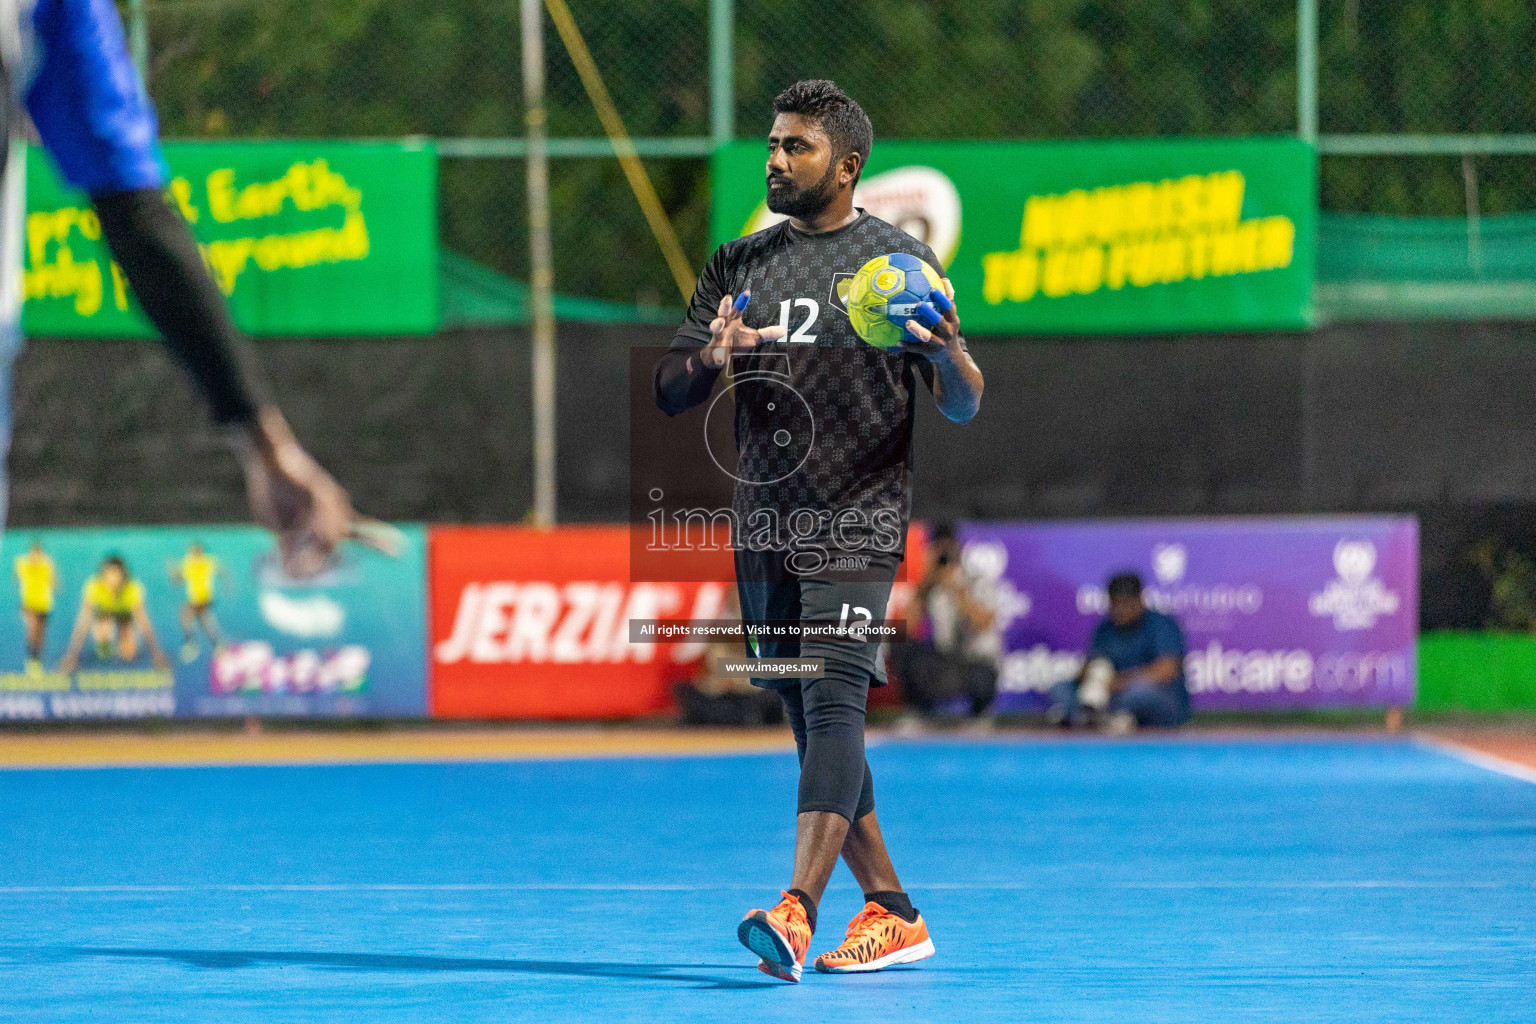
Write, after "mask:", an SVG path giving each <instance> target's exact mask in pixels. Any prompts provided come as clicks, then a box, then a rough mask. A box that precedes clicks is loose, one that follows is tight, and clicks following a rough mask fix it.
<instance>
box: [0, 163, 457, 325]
mask: <svg viewBox="0 0 1536 1024" xmlns="http://www.w3.org/2000/svg"><path fill="white" fill-rule="evenodd" d="M165 158H166V164H167V166H168V171H169V186H168V187H167V189H166V194H167V195H168V196H169V197H170V198H171V200H172V201H174V202H175V203H176V205H177V206H178V207H179V208H180V209H181V212H182V215H183V216H185V217H186V219H187V222H188V223H189V224H190V225H191V227H192V232H193V234H194V235H195V236H196V237H197V240H198V243H199V245H200V247H201V248H202V251H203V258H204V260H205V261H206V262H207V264H208V268H209V269H210V270H211V271H212V273H213V279H214V281H215V282H216V283H217V284H218V286H219V288H220V290H221V291H223V292H224V294H225V295H226V296H228V298H229V304H230V307H231V309H232V310H233V311H234V316H235V321H236V323H238V324H239V325H240V327H241V328H242V329H244V330H245V331H247V332H249V333H251V334H258V335H319V336H325V335H360V334H426V333H431V332H432V331H434V330H436V329H437V320H438V299H437V152H436V150H435V149H434V148H433V147H432V146H431V145H430V144H427V143H421V144H399V143H354V142H180V143H167V144H166V146H165ZM23 259H24V267H25V287H26V293H25V294H26V304H25V306H24V307H23V314H22V315H23V325H24V327H25V329H26V331H27V332H28V333H30V334H34V335H40V336H53V337H96V338H102V337H105V338H136V337H150V336H152V333H153V332H152V329H151V328H150V326H149V322H148V321H147V320H145V319H144V315H143V313H142V312H140V310H139V306H138V302H137V301H136V300H135V299H134V297H133V295H132V292H131V291H130V290H129V289H128V287H127V283H126V281H125V280H124V278H123V273H122V270H121V269H120V268H119V267H118V266H117V264H116V263H115V262H113V261H112V259H111V257H110V255H109V254H108V252H107V249H106V246H105V245H104V243H103V242H102V241H101V226H100V224H99V223H98V222H97V220H96V214H95V212H94V211H92V209H91V205H90V202H89V201H88V200H87V198H86V197H85V196H83V195H81V194H80V193H78V192H75V191H73V190H70V189H67V188H66V187H65V186H64V184H63V182H62V181H61V180H60V179H59V176H58V174H57V173H56V172H55V171H54V169H53V166H52V164H51V163H50V162H49V160H48V158H47V157H46V156H45V155H44V154H43V152H42V151H41V150H39V149H38V148H36V147H32V148H31V149H30V150H29V151H28V153H27V241H26V252H25V255H24V257H23Z"/></svg>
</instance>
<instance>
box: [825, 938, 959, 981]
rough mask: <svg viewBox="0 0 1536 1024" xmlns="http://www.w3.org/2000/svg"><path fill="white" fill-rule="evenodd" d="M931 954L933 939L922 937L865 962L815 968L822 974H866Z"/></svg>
mask: <svg viewBox="0 0 1536 1024" xmlns="http://www.w3.org/2000/svg"><path fill="white" fill-rule="evenodd" d="M931 956H933V940H932V939H924V940H923V941H922V942H919V943H918V944H917V945H915V946H907V947H906V948H904V949H898V950H896V951H895V952H894V953H887V954H885V956H882V957H877V958H876V959H874V960H871V961H870V962H869V963H867V964H849V965H848V966H847V967H823V966H821V964H819V963H818V964H817V965H816V969H817V970H818V971H820V972H821V973H822V974H866V973H868V972H870V971H883V970H885V969H886V968H887V967H895V966H897V965H898V964H915V963H917V961H919V960H926V959H928V958H929V957H931Z"/></svg>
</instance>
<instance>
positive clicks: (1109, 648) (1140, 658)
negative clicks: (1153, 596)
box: [1047, 573, 1189, 733]
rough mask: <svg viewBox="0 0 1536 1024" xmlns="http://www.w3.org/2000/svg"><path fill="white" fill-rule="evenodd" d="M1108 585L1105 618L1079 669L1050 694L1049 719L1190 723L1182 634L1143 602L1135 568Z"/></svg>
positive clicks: (1124, 724) (1117, 726) (1131, 726)
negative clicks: (1081, 668)
mask: <svg viewBox="0 0 1536 1024" xmlns="http://www.w3.org/2000/svg"><path fill="white" fill-rule="evenodd" d="M1108 589H1109V618H1107V619H1105V620H1104V621H1103V622H1101V623H1099V625H1098V627H1097V628H1096V629H1095V630H1094V631H1093V642H1092V643H1091V644H1090V645H1089V648H1088V655H1087V657H1086V659H1085V660H1084V661H1085V663H1084V666H1083V671H1082V672H1081V673H1079V674H1078V676H1077V677H1076V678H1074V679H1068V680H1066V681H1065V682H1062V683H1058V684H1057V686H1056V688H1055V689H1053V690H1052V691H1051V709H1050V711H1049V713H1048V716H1047V717H1048V720H1049V721H1050V722H1051V723H1052V724H1055V725H1063V726H1073V725H1088V724H1091V723H1093V722H1094V721H1095V720H1097V721H1098V722H1099V723H1100V724H1102V725H1103V727H1104V728H1105V730H1106V731H1108V732H1114V733H1128V732H1132V731H1134V730H1135V729H1136V728H1137V727H1142V726H1151V727H1154V728H1163V729H1171V728H1174V727H1177V726H1180V725H1183V724H1184V723H1185V722H1187V721H1189V691H1188V690H1187V689H1186V688H1185V686H1184V631H1183V630H1181V629H1180V628H1179V624H1178V623H1177V622H1175V621H1174V620H1173V618H1172V617H1170V616H1167V615H1164V614H1163V613H1162V612H1157V611H1153V610H1152V609H1150V608H1148V607H1147V605H1146V602H1144V601H1143V600H1142V596H1141V578H1140V577H1138V576H1137V575H1135V574H1134V573H1120V574H1118V575H1116V576H1115V577H1113V578H1112V579H1111V580H1110V581H1109V588H1108Z"/></svg>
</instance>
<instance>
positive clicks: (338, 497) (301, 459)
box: [238, 406, 399, 579]
mask: <svg viewBox="0 0 1536 1024" xmlns="http://www.w3.org/2000/svg"><path fill="white" fill-rule="evenodd" d="M238 440H239V447H240V458H241V462H242V463H243V464H244V466H245V478H246V490H247V492H248V494H249V497H250V501H251V512H252V513H253V515H254V516H255V518H256V522H257V523H259V524H260V525H262V526H265V527H266V528H267V529H269V530H271V531H272V532H273V533H274V534H276V535H277V546H278V551H279V553H280V555H281V557H282V563H283V571H284V572H286V573H287V574H288V575H289V576H291V577H293V578H294V579H307V578H309V577H312V576H317V575H319V574H320V573H321V572H322V571H324V570H325V569H326V568H327V567H328V566H329V565H330V562H331V557H332V555H333V553H334V552H335V550H336V547H337V545H339V544H340V543H341V542H342V541H344V540H356V541H359V542H360V543H363V544H366V545H368V546H370V547H374V548H377V549H378V550H380V551H383V552H384V553H385V554H389V555H394V554H396V553H398V550H399V541H398V539H397V538H396V537H395V536H394V534H395V533H396V532H397V531H394V530H393V529H392V528H389V527H386V526H384V524H381V523H378V522H376V521H374V520H370V519H367V518H365V517H363V516H360V515H358V514H357V513H356V512H355V511H353V508H352V500H351V498H349V497H348V496H347V492H346V491H344V490H343V489H342V487H341V485H340V484H338V483H337V482H336V481H335V480H334V479H333V478H332V477H331V475H330V474H329V473H327V472H326V471H325V469H324V468H323V467H322V466H321V465H320V464H319V463H318V462H316V461H315V460H314V459H313V458H312V457H311V456H310V454H309V453H308V452H306V451H305V450H304V449H303V448H302V447H301V446H300V445H299V442H298V440H297V439H296V438H295V437H294V436H293V431H292V430H290V429H289V428H288V424H287V422H286V421H284V419H283V416H282V413H280V412H278V411H277V409H276V408H275V407H272V406H268V407H267V408H265V409H262V410H261V412H260V414H258V416H257V418H256V419H255V420H254V421H252V423H251V424H250V426H249V427H248V429H247V431H246V432H245V434H244V435H243V436H241V437H240V438H239V439H238Z"/></svg>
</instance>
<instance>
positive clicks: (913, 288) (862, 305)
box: [847, 252, 944, 349]
mask: <svg viewBox="0 0 1536 1024" xmlns="http://www.w3.org/2000/svg"><path fill="white" fill-rule="evenodd" d="M943 281H944V279H943V277H942V276H941V275H940V274H939V272H938V271H937V270H934V269H933V268H932V267H930V266H929V265H928V264H926V263H924V262H923V261H922V260H920V259H918V258H917V257H916V256H912V255H909V254H907V253H904V252H893V253H891V254H890V255H889V256H876V257H875V258H874V259H872V260H870V261H869V262H868V263H866V264H864V265H863V266H862V267H860V268H859V272H858V273H857V274H854V275H853V282H852V283H851V284H850V285H849V287H848V300H847V301H848V319H849V320H851V321H853V330H854V333H856V334H857V335H858V336H859V337H861V338H863V339H864V340H865V341H866V342H868V343H869V344H871V345H873V346H874V347H875V348H884V349H891V348H895V347H896V346H898V345H900V344H901V342H902V340H903V339H904V338H906V336H907V328H906V323H907V321H908V320H917V321H918V322H919V323H921V322H922V319H923V318H922V317H921V316H920V315H919V314H918V311H917V307H918V305H919V304H920V303H923V302H927V301H928V296H929V294H931V293H932V292H933V290H934V289H936V288H940V289H941V288H943Z"/></svg>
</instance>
